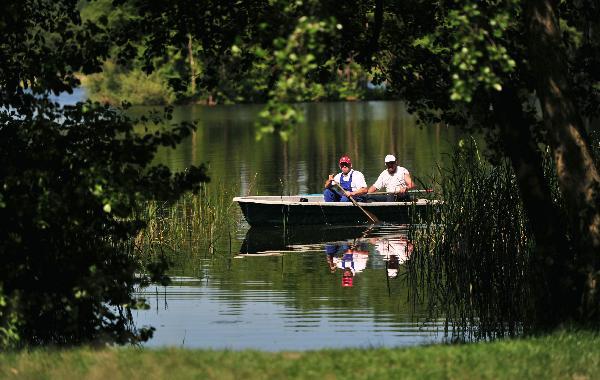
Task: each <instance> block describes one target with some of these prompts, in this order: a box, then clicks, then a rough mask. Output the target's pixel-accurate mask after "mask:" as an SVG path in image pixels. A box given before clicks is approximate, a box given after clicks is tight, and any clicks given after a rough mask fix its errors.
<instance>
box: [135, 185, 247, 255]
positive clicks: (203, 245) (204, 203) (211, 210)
mask: <svg viewBox="0 0 600 380" xmlns="http://www.w3.org/2000/svg"><path fill="white" fill-rule="evenodd" d="M234 194H235V190H234V188H233V187H227V186H226V185H224V184H217V183H211V184H207V185H205V186H203V187H202V188H201V189H200V191H199V192H198V193H196V194H194V193H186V194H185V195H184V196H182V197H181V198H180V199H179V200H177V201H176V202H174V203H164V202H162V203H161V202H156V201H152V202H148V203H147V204H146V205H145V207H143V209H142V213H143V215H144V217H145V220H147V221H148V222H147V226H146V227H145V228H144V229H143V230H141V231H140V233H139V234H138V236H137V237H136V241H135V243H136V246H137V248H138V249H139V250H141V251H142V252H143V253H147V254H153V253H161V254H162V253H165V252H181V251H186V252H190V253H214V252H215V251H216V249H217V246H218V245H219V244H220V243H226V241H227V240H230V239H231V233H232V231H233V229H234V228H235V224H236V222H237V220H238V219H239V218H238V215H237V214H236V211H237V209H236V208H235V207H234V203H233V202H232V198H233V197H234Z"/></svg>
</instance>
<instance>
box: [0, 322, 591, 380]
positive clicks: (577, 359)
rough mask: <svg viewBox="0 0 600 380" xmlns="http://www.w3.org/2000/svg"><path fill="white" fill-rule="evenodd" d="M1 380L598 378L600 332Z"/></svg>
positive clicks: (228, 354)
mask: <svg viewBox="0 0 600 380" xmlns="http://www.w3.org/2000/svg"><path fill="white" fill-rule="evenodd" d="M0 378H3V379H10V378H25V379H84V378H85V379H110V380H116V379H127V380H134V379H143V380H149V379H192V378H197V379H244V380H249V379H265V378H275V379H284V378H285V379H287V378H291V379H355V378H362V379H378V380H380V379H391V378H402V379H406V378H408V379H412V378H414V379H430V378H448V379H598V378H600V335H598V334H597V333H590V332H588V333H581V332H580V333H565V332H562V333H556V334H553V335H550V336H546V337H541V338H529V339H521V340H505V341H497V342H493V343H477V344H465V345H454V346H447V345H435V346H428V347H416V348H406V349H347V350H321V351H310V352H282V353H265V352H258V351H206V350H185V349H161V350H151V349H132V348H120V349H102V350H93V349H89V348H83V349H71V350H34V351H32V352H22V353H7V354H3V355H2V356H0Z"/></svg>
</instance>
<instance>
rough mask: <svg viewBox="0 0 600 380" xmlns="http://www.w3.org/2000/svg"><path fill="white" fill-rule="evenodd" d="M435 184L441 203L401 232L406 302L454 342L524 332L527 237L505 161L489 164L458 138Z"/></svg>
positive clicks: (529, 243)
mask: <svg viewBox="0 0 600 380" xmlns="http://www.w3.org/2000/svg"><path fill="white" fill-rule="evenodd" d="M435 182H436V185H435V186H436V188H437V193H438V195H439V198H440V199H441V200H442V201H443V206H441V207H439V208H436V209H432V210H431V211H430V212H429V213H427V214H426V215H423V216H422V219H421V220H420V221H419V222H418V223H416V224H415V225H418V226H419V228H415V227H413V228H411V230H410V231H409V234H410V238H411V240H412V241H413V244H414V246H415V248H414V251H413V255H412V260H410V261H409V262H408V263H407V269H408V273H409V276H408V281H409V284H410V288H411V289H412V292H411V294H412V298H413V299H412V301H413V302H415V303H425V304H426V305H427V306H428V309H429V314H430V316H431V317H432V318H438V317H445V318H446V321H447V325H446V328H447V332H448V333H449V334H451V335H452V336H453V337H454V338H456V339H459V340H462V339H472V338H477V339H479V338H484V339H485V338H492V337H498V336H506V335H508V336H514V335H517V334H520V333H521V332H523V331H526V330H527V329H528V327H529V326H528V325H527V321H528V320H530V319H529V318H528V315H529V313H530V309H529V308H530V306H529V304H530V303H529V297H530V294H529V290H528V289H529V288H528V278H529V270H530V268H529V262H530V261H529V258H530V255H531V253H532V248H533V241H532V239H531V237H530V236H531V234H530V232H529V227H528V222H527V219H526V217H525V214H524V210H523V207H522V204H521V201H520V198H519V193H518V188H517V185H516V181H515V176H514V174H513V171H512V169H511V167H510V165H509V163H508V162H504V161H502V162H500V163H498V164H497V165H491V164H490V163H488V162H487V161H486V160H485V159H483V158H482V157H481V156H480V154H479V151H478V149H477V146H476V144H475V143H474V142H473V141H469V142H463V143H462V144H461V145H460V146H459V148H458V149H457V150H456V151H455V153H454V154H453V155H452V156H451V157H450V160H449V164H448V165H446V166H445V167H440V168H439V169H438V178H437V179H436V180H435Z"/></svg>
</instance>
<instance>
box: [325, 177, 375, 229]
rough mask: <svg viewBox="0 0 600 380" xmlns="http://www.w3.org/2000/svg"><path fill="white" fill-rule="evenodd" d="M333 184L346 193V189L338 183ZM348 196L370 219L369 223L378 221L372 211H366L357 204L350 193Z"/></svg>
mask: <svg viewBox="0 0 600 380" xmlns="http://www.w3.org/2000/svg"><path fill="white" fill-rule="evenodd" d="M335 186H336V187H337V188H338V189H340V190H341V192H342V194H344V195H346V190H344V189H343V188H342V187H341V186H340V185H339V183H337V182H336V183H335ZM346 196H347V197H348V199H350V201H351V202H352V204H353V205H355V206H356V207H358V208H359V209H360V211H362V212H363V213H364V214H365V215H366V216H367V218H369V220H370V221H371V223H379V219H377V217H376V216H375V215H373V214H372V213H370V212H368V211H367V210H365V209H364V208H363V207H362V206H361V205H359V204H358V203H357V202H356V201H355V200H354V198H352V197H351V196H350V195H346Z"/></svg>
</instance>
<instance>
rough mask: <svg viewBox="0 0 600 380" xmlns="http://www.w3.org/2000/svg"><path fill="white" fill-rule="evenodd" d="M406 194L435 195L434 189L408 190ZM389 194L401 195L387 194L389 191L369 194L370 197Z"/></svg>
mask: <svg viewBox="0 0 600 380" xmlns="http://www.w3.org/2000/svg"><path fill="white" fill-rule="evenodd" d="M406 192H407V193H409V194H421V193H433V189H415V190H407V191H406ZM388 194H394V195H398V194H400V193H393V192H387V191H375V192H373V193H369V194H368V195H388Z"/></svg>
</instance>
